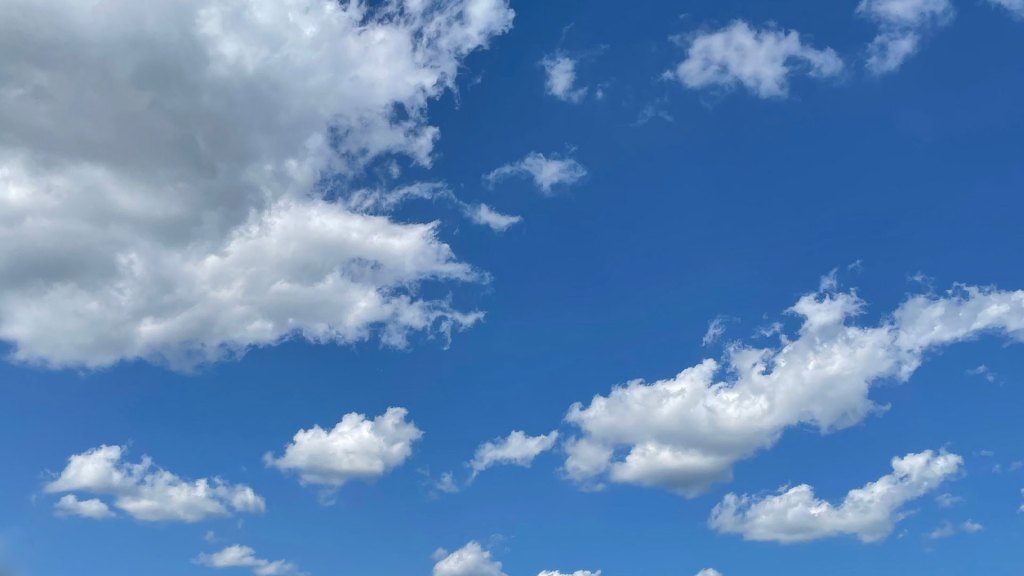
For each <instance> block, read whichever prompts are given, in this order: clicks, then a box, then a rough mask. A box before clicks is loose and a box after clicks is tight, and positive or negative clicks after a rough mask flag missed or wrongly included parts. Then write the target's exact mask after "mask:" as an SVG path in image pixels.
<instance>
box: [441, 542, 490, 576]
mask: <svg viewBox="0 0 1024 576" xmlns="http://www.w3.org/2000/svg"><path fill="white" fill-rule="evenodd" d="M434 558H435V559H436V560H437V564H434V576H508V575H507V574H505V573H504V572H502V571H501V562H498V561H497V560H494V559H492V558H491V553H490V552H489V551H487V550H484V549H483V548H482V547H481V546H480V544H478V543H476V542H470V543H468V544H466V545H465V546H463V547H462V548H459V549H458V550H456V551H455V552H452V553H450V554H449V553H448V551H447V550H444V549H439V550H437V552H435V553H434Z"/></svg>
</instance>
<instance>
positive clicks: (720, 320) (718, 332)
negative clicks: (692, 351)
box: [700, 316, 732, 346]
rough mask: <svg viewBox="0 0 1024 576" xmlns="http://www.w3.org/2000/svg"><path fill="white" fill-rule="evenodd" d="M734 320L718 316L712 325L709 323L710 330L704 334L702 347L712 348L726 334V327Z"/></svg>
mask: <svg viewBox="0 0 1024 576" xmlns="http://www.w3.org/2000/svg"><path fill="white" fill-rule="evenodd" d="M731 320H732V319H731V318H728V317H726V316H718V317H716V318H715V319H714V320H712V321H711V322H710V323H708V329H707V331H706V332H704V337H703V338H701V340H700V343H701V345H702V346H710V345H712V344H714V343H715V342H718V339H719V338H721V337H722V336H723V335H724V334H725V325H726V324H727V323H729V322H730V321H731Z"/></svg>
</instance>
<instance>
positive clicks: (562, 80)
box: [541, 55, 588, 103]
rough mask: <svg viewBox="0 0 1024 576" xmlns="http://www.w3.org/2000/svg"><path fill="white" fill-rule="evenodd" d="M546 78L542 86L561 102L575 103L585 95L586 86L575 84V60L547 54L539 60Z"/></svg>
mask: <svg viewBox="0 0 1024 576" xmlns="http://www.w3.org/2000/svg"><path fill="white" fill-rule="evenodd" d="M541 65H542V66H543V67H544V73H545V74H546V76H547V79H546V80H545V82H544V87H545V89H546V90H547V93H548V94H550V95H551V96H554V97H555V98H558V99H559V100H562V101H563V102H572V103H576V102H579V101H580V100H582V99H583V98H584V97H585V96H586V95H587V91H588V88H587V87H586V86H579V87H577V86H576V60H574V59H572V58H570V57H568V56H564V55H554V56H548V57H546V58H544V59H543V60H541Z"/></svg>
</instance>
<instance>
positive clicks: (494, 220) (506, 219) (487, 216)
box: [465, 204, 523, 232]
mask: <svg viewBox="0 0 1024 576" xmlns="http://www.w3.org/2000/svg"><path fill="white" fill-rule="evenodd" d="M465 212H466V216H467V217H469V219H470V221H471V222H473V223H474V224H480V225H482V226H487V227H488V228H490V229H491V230H494V231H495V232H504V231H505V230H508V229H509V228H510V227H512V226H513V225H515V224H518V223H520V222H522V221H523V218H522V217H521V216H511V215H508V214H502V213H501V212H498V211H497V210H495V209H494V208H491V207H490V206H488V205H487V204H477V205H475V206H466V208H465Z"/></svg>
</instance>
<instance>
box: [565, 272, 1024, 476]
mask: <svg viewBox="0 0 1024 576" xmlns="http://www.w3.org/2000/svg"><path fill="white" fill-rule="evenodd" d="M865 306H866V305H865V303H864V301H862V300H861V299H860V298H859V297H858V296H857V295H856V293H855V292H852V291H851V292H824V293H821V292H818V293H812V294H807V295H805V296H803V297H801V298H800V299H799V300H798V301H797V303H796V304H795V305H793V306H792V307H791V308H790V309H789V312H790V313H792V314H794V315H796V316H798V317H799V318H801V320H802V325H801V326H800V328H799V331H798V332H797V333H796V334H795V335H789V334H785V333H782V334H780V335H779V338H780V344H779V346H778V347H774V348H771V347H769V348H761V347H756V346H751V345H746V344H742V343H736V344H734V345H732V346H730V347H729V349H728V350H727V351H726V357H725V360H724V365H720V364H719V362H718V361H716V360H712V359H707V360H704V361H702V362H700V363H698V364H696V365H694V366H692V367H689V368H687V369H685V370H683V371H682V372H680V373H679V374H678V375H677V376H675V377H673V378H669V379H666V380H659V381H656V382H653V383H647V382H644V381H642V380H634V381H631V382H628V383H626V384H624V385H621V386H618V387H615V388H614V389H613V390H612V391H611V393H610V394H608V395H606V396H605V395H596V396H594V397H593V399H592V400H591V401H590V403H589V404H588V405H584V404H583V403H576V404H574V405H573V406H572V407H571V408H570V409H569V411H568V414H567V415H566V421H567V422H568V423H569V424H571V425H573V426H575V427H577V428H578V430H579V435H578V436H576V437H570V438H568V440H567V442H566V443H565V449H566V453H567V458H566V461H565V466H564V468H563V469H564V472H565V473H566V475H567V476H568V477H569V478H570V479H573V480H575V481H577V482H580V483H581V484H582V485H583V486H584V487H586V488H594V487H600V486H602V485H603V482H604V481H605V480H610V481H612V482H618V483H626V484H637V485H643V486H656V487H662V488H667V489H669V490H673V491H675V492H678V493H680V494H683V495H685V496H694V495H697V494H699V493H701V492H703V491H705V490H707V488H708V487H710V486H711V485H712V484H715V483H718V482H724V481H728V480H729V479H731V477H732V466H733V464H735V463H736V462H737V461H739V460H743V459H746V458H749V457H750V456H751V455H753V454H755V453H756V452H758V451H760V450H764V449H767V448H769V447H771V446H772V445H774V444H775V442H776V441H777V440H778V439H779V438H780V437H781V436H782V434H783V433H784V432H785V431H786V430H787V429H789V428H791V427H794V426H812V427H815V428H817V429H818V430H819V431H820V432H821V433H823V434H825V433H829V432H833V431H836V430H840V429H843V428H847V427H849V426H852V425H854V424H857V423H859V422H861V421H862V420H864V418H866V417H867V416H868V415H870V414H872V413H876V412H878V411H879V408H878V406H876V405H875V404H874V403H873V402H872V401H871V399H870V397H869V393H870V390H871V388H872V386H873V385H875V384H877V383H879V382H884V381H897V382H903V381H906V380H908V379H909V378H910V377H911V376H912V375H913V373H914V372H915V371H916V369H917V368H918V366H920V364H921V363H922V362H923V361H924V360H925V358H926V357H927V354H926V353H927V352H929V351H932V350H935V349H937V348H939V347H941V346H946V345H949V344H953V343H955V342H958V341H962V340H966V339H970V338H975V337H977V336H979V335H981V334H983V333H988V332H991V333H1002V334H1004V335H1006V336H1009V337H1011V338H1013V339H1015V340H1018V341H1019V340H1022V339H1024V291H1016V292H1006V291H999V290H995V289H984V288H975V287H969V286H957V287H956V288H954V289H953V290H951V291H949V292H948V293H947V294H946V295H945V296H941V297H937V296H933V295H931V294H926V295H917V296H912V297H910V298H909V299H908V300H906V301H905V302H904V303H903V304H902V305H900V306H899V307H898V308H897V309H896V310H895V311H894V312H893V313H892V314H889V315H886V316H884V317H883V318H884V319H883V320H882V322H881V323H880V324H879V325H877V326H873V327H862V326H857V325H855V324H853V323H852V322H851V319H852V318H854V317H856V316H857V315H859V314H861V313H862V312H863V311H864V308H865Z"/></svg>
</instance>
